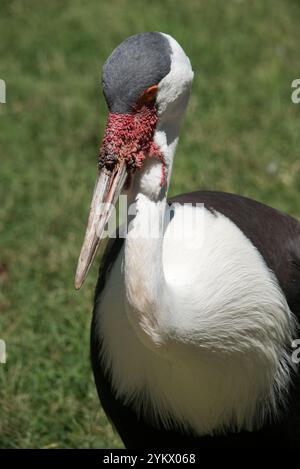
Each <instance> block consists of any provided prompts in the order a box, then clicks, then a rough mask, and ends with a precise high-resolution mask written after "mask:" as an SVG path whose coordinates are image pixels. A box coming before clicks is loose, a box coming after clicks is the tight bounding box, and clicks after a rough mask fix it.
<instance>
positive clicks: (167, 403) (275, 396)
mask: <svg viewBox="0 0 300 469" xmlns="http://www.w3.org/2000/svg"><path fill="white" fill-rule="evenodd" d="M183 210H197V211H198V217H197V218H198V220H200V222H199V223H198V224H197V226H196V227H195V228H193V230H189V232H190V233H192V235H193V239H194V240H195V239H197V240H198V242H197V243H190V242H189V239H186V240H185V241H184V242H181V243H180V244H179V243H178V236H181V235H180V227H181V226H182V216H183ZM186 214H187V215H188V212H186ZM193 219H194V217H193ZM195 229H196V230H198V235H197V236H196V234H195ZM208 234H209V235H208ZM179 245H180V246H181V249H178V246H179ZM195 245H196V247H195ZM123 259H124V249H122V251H121V252H120V254H119V256H118V259H117V261H116V262H115V264H114V266H113V268H112V270H111V273H110V276H109V279H108V280H107V284H106V286H105V288H104V291H103V292H102V297H101V301H99V302H98V311H97V332H98V334H99V335H100V336H101V340H102V354H101V360H102V363H103V365H104V366H105V367H106V369H107V370H108V371H109V373H110V376H111V380H112V386H113V389H114V392H115V394H116V395H117V396H119V397H121V398H122V399H123V401H124V402H126V403H130V405H131V406H132V407H133V408H134V409H136V411H137V412H144V413H147V417H148V418H149V419H152V420H153V422H154V423H155V422H156V423H159V424H163V425H164V426H166V427H168V426H169V425H170V424H172V425H175V426H176V425H177V426H179V427H184V428H186V429H189V430H191V431H192V432H194V433H196V434H198V435H204V434H213V433H217V432H222V431H224V430H225V429H228V428H231V429H242V428H244V429H248V430H251V429H253V428H254V427H255V426H259V425H261V424H262V422H263V421H264V419H265V418H266V416H267V415H268V414H269V413H273V414H274V413H276V412H277V402H278V401H279V400H280V401H281V404H282V402H283V401H284V397H285V396H284V393H285V392H286V391H287V389H288V385H289V380H290V365H289V357H288V356H287V352H286V347H287V346H289V345H290V343H291V340H292V339H291V336H292V331H293V316H292V314H291V312H290V310H289V308H288V305H287V303H286V300H285V297H284V296H283V294H282V291H281V289H280V287H279V286H278V283H277V281H276V279H275V277H274V276H273V274H272V273H271V272H270V271H269V269H268V268H267V266H266V264H265V262H264V260H263V259H262V257H261V255H260V254H259V252H258V251H257V250H256V248H255V247H254V246H253V245H252V244H251V242H250V241H249V240H248V239H247V238H246V237H245V235H244V234H243V233H242V232H241V231H240V230H239V229H238V228H237V226H236V225H234V224H233V223H232V222H231V221H230V220H229V219H228V218H226V217H225V216H223V215H221V214H215V213H211V212H210V211H208V210H207V209H206V208H204V207H202V208H201V207H200V208H193V209H192V208H186V209H184V208H183V207H181V206H177V207H176V210H175V214H174V217H173V218H172V220H171V222H170V223H169V226H168V228H167V231H166V233H165V238H164V245H163V267H164V274H165V278H166V281H167V283H168V284H169V285H170V286H171V287H172V288H174V290H175V289H176V311H175V312H172V313H173V314H172V315H171V316H172V325H170V331H171V334H172V340H170V343H169V345H167V346H166V347H165V348H164V349H163V350H160V349H159V348H158V349H157V351H155V350H153V349H152V350H150V349H149V348H147V347H146V346H145V345H144V344H143V343H142V342H141V341H140V340H139V338H138V336H137V334H136V333H135V331H134V329H133V328H132V326H131V324H130V321H129V320H128V316H127V311H126V306H125V303H126V299H125V292H124V278H123V272H122V265H123ZM127 307H128V305H127Z"/></svg>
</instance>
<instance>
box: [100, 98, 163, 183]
mask: <svg viewBox="0 0 300 469" xmlns="http://www.w3.org/2000/svg"><path fill="white" fill-rule="evenodd" d="M157 120H158V118H157V113H156V109H155V107H152V108H149V107H147V106H144V107H143V108H142V109H140V110H138V111H136V112H135V113H134V114H113V113H109V115H108V122H107V126H106V129H105V133H104V138H103V141H102V145H101V148H100V155H99V166H100V168H102V167H105V168H107V169H109V170H111V169H113V168H114V167H115V165H116V164H118V162H119V161H120V159H121V160H125V161H126V164H127V168H128V170H129V172H130V173H133V172H134V171H135V170H136V169H139V168H141V167H142V164H143V161H144V159H145V158H146V157H147V156H149V157H156V158H159V159H160V160H161V161H162V164H163V169H162V178H161V185H162V186H163V185H164V184H165V179H166V178H165V172H166V171H165V161H164V157H163V154H162V152H161V150H160V149H159V147H158V145H157V144H156V143H155V142H154V141H153V136H154V131H155V128H156V124H157Z"/></svg>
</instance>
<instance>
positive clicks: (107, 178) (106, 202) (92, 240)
mask: <svg viewBox="0 0 300 469" xmlns="http://www.w3.org/2000/svg"><path fill="white" fill-rule="evenodd" d="M126 177H127V170H126V164H125V162H124V161H121V162H120V164H119V165H118V167H117V168H115V169H114V170H112V171H111V172H108V171H107V170H105V169H102V170H101V172H100V173H99V174H98V177H97V180H96V185H95V189H94V194H93V199H92V204H91V208H90V214H89V219H88V225H87V229H86V233H85V238H84V241H83V245H82V248H81V252H80V256H79V259H78V264H77V270H76V275H75V288H76V290H78V289H79V288H80V287H81V285H82V284H83V282H84V280H85V279H86V276H87V274H88V272H89V269H90V267H91V265H92V263H93V260H94V258H95V256H96V253H97V250H98V248H99V245H100V242H101V239H103V234H104V229H105V226H106V223H107V221H108V219H109V217H110V214H111V211H112V208H113V207H114V205H115V204H116V202H117V200H118V197H119V195H120V192H121V190H122V188H123V186H124V184H125V181H126Z"/></svg>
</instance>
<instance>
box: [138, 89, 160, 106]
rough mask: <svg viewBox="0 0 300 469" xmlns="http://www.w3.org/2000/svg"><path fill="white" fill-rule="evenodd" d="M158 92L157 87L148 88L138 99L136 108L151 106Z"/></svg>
mask: <svg viewBox="0 0 300 469" xmlns="http://www.w3.org/2000/svg"><path fill="white" fill-rule="evenodd" d="M157 91H158V85H153V86H149V88H147V89H146V90H145V91H144V92H143V93H142V94H141V96H140V97H139V99H138V102H137V105H138V107H141V106H145V105H149V104H152V103H153V102H154V100H155V98H156V95H157Z"/></svg>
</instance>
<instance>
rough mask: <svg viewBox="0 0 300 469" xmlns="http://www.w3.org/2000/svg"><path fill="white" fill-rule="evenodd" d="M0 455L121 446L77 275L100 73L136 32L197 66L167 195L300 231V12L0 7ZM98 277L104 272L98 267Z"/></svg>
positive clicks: (37, 4) (218, 0)
mask: <svg viewBox="0 0 300 469" xmlns="http://www.w3.org/2000/svg"><path fill="white" fill-rule="evenodd" d="M0 9H1V15H0V78H2V79H4V80H5V81H6V84H7V103H6V104H0V163H1V166H0V194H1V199H0V200H1V203H0V230H1V238H0V242H1V250H0V288H1V290H0V308H1V313H0V338H1V339H4V340H5V341H6V344H7V364H6V365H0V447H2V448H3V447H9V448H19V447H26V448H27V447H38V448H63V447H84V448H90V447H104V448H105V447H121V446H122V445H121V443H120V441H119V439H118V437H117V436H116V435H115V434H114V433H113V430H112V429H111V427H110V425H109V423H108V422H107V420H106V418H105V416H104V414H103V412H102V411H101V410H100V408H99V404H98V398H97V396H96V391H95V387H94V383H93V379H92V374H91V370H90V365H89V327H90V317H91V308H92V297H93V289H94V285H95V283H96V277H97V267H96V266H94V268H93V270H92V272H91V274H90V275H89V277H88V280H87V282H86V284H85V285H84V287H83V289H82V290H81V291H80V292H79V293H76V292H75V291H74V288H73V276H74V270H75V266H76V261H77V256H78V254H79V249H80V247H81V242H82V239H83V235H84V230H85V224H86V219H87V213H88V207H89V203H90V197H91V193H92V189H93V185H94V180H95V174H96V166H95V163H96V154H97V149H98V145H99V142H100V139H101V135H102V131H103V127H104V123H105V119H106V109H105V105H104V101H103V98H102V94H101V89H100V70H101V66H102V64H103V61H104V60H105V59H106V57H107V56H108V55H109V54H110V52H111V51H112V49H113V48H114V47H115V46H116V45H118V44H119V43H120V42H121V41H122V40H123V39H125V38H126V37H127V36H129V35H131V34H135V33H138V32H142V31H149V30H150V31H151V30H157V31H164V32H168V33H169V34H171V35H173V36H174V37H175V38H176V39H177V40H178V41H179V42H180V43H181V44H182V46H183V47H184V49H185V50H186V52H187V54H188V55H189V57H190V59H191V62H192V64H193V68H194V71H195V81H194V87H193V95H192V98H191V103H190V107H189V112H188V116H187V119H186V121H185V124H184V128H183V131H182V138H181V143H180V145H179V148H178V153H177V158H176V162H175V167H174V175H173V181H172V187H171V193H172V194H175V193H178V192H182V191H191V190H196V189H199V188H205V189H217V190H223V191H230V192H236V193H240V194H243V195H246V196H250V197H253V198H255V199H257V200H260V201H262V202H265V203H267V204H270V205H272V206H275V207H277V208H279V209H282V210H284V211H287V212H288V213H290V214H292V215H294V216H296V217H299V218H300V198H299V194H300V187H299V182H300V158H299V148H300V131H299V124H300V104H299V105H298V106H297V105H295V104H292V102H291V82H292V80H293V79H295V78H299V77H300V62H299V24H300V3H299V1H295V0H294V1H293V0H286V1H280V0H272V1H271V0H263V1H262V0H254V1H246V0H244V1H243V0H229V1H226V2H224V1H223V0H207V1H205V0H203V1H200V0H185V1H182V0H180V1H176V2H175V1H171V0H164V1H161V0H152V1H148V2H146V1H141V0H113V1H101V0H100V1H99V0H88V1H84V0H72V1H71V0H65V1H64V2H61V1H58V0H52V1H51V2H50V1H46V0H44V1H42V0H39V1H38V0H26V1H25V0H24V1H22V0H1V1H0ZM96 264H97V263H96Z"/></svg>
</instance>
